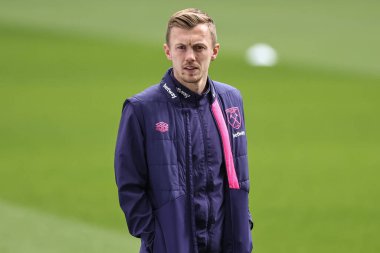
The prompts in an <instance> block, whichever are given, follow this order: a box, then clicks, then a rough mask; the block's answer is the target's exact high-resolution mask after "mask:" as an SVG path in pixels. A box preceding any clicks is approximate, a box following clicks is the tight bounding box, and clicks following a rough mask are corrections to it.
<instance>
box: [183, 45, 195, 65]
mask: <svg viewBox="0 0 380 253" xmlns="http://www.w3.org/2000/svg"><path fill="white" fill-rule="evenodd" d="M185 60H186V61H190V62H191V61H195V54H194V50H193V49H192V48H189V49H188V50H186V55H185Z"/></svg>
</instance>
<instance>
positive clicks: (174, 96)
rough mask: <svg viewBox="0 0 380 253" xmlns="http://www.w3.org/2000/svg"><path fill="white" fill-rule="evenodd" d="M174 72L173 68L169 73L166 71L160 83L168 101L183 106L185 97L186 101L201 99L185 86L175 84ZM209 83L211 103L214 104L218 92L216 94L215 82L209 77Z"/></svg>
mask: <svg viewBox="0 0 380 253" xmlns="http://www.w3.org/2000/svg"><path fill="white" fill-rule="evenodd" d="M172 72H173V68H169V69H168V71H166V73H165V75H164V77H163V78H162V80H161V82H160V86H161V89H162V92H163V93H164V94H165V95H166V97H167V99H168V100H169V101H171V102H172V103H175V104H178V105H180V104H181V98H180V97H184V98H185V99H191V100H193V99H199V97H201V96H200V95H198V94H196V93H193V92H191V91H190V90H188V89H187V88H186V87H184V86H183V85H181V84H179V85H180V86H179V85H176V83H175V82H177V81H176V80H175V79H174V78H173V77H172ZM207 82H208V84H209V93H211V94H210V95H211V96H209V97H210V99H211V101H210V102H211V103H212V102H214V100H215V98H216V92H215V87H214V83H213V81H212V80H211V79H210V78H209V77H207Z"/></svg>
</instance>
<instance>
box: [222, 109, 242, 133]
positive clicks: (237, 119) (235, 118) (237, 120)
mask: <svg viewBox="0 0 380 253" xmlns="http://www.w3.org/2000/svg"><path fill="white" fill-rule="evenodd" d="M226 113H227V120H228V124H230V126H232V127H233V128H235V129H239V128H240V127H241V116H240V111H239V108H238V107H231V108H228V109H227V110H226Z"/></svg>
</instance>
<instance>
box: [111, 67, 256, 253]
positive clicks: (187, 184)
mask: <svg viewBox="0 0 380 253" xmlns="http://www.w3.org/2000/svg"><path fill="white" fill-rule="evenodd" d="M171 71H172V70H171V69H170V70H169V71H168V72H167V73H166V75H165V76H164V78H163V79H162V81H161V83H159V84H157V85H154V86H152V87H150V88H148V89H146V90H145V91H143V92H142V93H140V94H138V95H135V96H134V97H132V98H130V99H127V100H126V102H125V103H124V107H123V113H122V118H121V122H120V127H119V133H118V139H117V144H116V152H115V174H116V183H117V186H118V191H119V201H120V206H121V208H122V209H123V211H124V213H125V217H126V220H127V224H128V228H129V231H130V233H131V234H132V235H133V236H136V237H140V238H141V249H140V253H147V252H153V253H197V252H198V247H197V238H196V224H195V223H196V218H195V217H196V212H197V210H196V208H195V206H194V171H193V169H194V166H193V164H192V161H193V159H192V157H191V154H193V151H192V148H196V147H192V145H190V144H191V143H192V138H195V137H196V136H192V135H194V132H192V131H191V127H190V122H191V119H190V116H191V114H190V111H189V109H188V108H186V107H183V105H182V103H181V100H180V94H179V93H178V92H181V90H177V89H176V86H175V84H174V83H173V79H172V78H171V77H170V73H171ZM208 83H209V86H210V92H211V101H210V104H211V106H210V107H211V108H210V109H211V112H212V116H213V118H214V120H215V124H216V126H217V128H218V132H219V135H220V139H221V142H222V151H223V158H224V159H223V160H224V161H223V163H222V164H223V169H225V175H226V182H227V183H226V184H225V185H226V187H225V192H224V193H225V194H224V205H223V206H224V225H223V226H224V228H223V235H222V238H223V247H222V248H223V251H222V252H224V253H247V252H251V250H252V240H251V233H250V229H251V226H252V222H251V221H250V215H249V211H248V192H249V173H248V162H247V139H246V136H245V124H244V114H243V104H242V100H241V96H240V93H239V91H238V90H237V89H235V88H233V87H231V86H228V85H226V84H222V83H219V82H215V81H212V80H210V79H209V80H208ZM199 134H200V133H199Z"/></svg>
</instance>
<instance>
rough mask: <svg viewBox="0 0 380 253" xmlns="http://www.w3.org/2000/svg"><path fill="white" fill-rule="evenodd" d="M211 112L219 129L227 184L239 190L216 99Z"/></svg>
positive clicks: (224, 124)
mask: <svg viewBox="0 0 380 253" xmlns="http://www.w3.org/2000/svg"><path fill="white" fill-rule="evenodd" d="M211 111H212V114H213V115H214V117H215V120H216V124H217V126H218V128H219V132H220V136H221V137H222V144H223V153H224V160H225V163H226V170H227V178H228V184H229V186H230V188H232V189H239V188H240V186H239V182H238V180H237V176H236V171H235V165H234V158H233V157H232V152H231V145H230V137H229V136H228V130H227V126H226V122H225V121H224V117H223V114H222V109H220V105H219V102H218V100H217V99H215V101H214V102H213V103H212V105H211Z"/></svg>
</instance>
